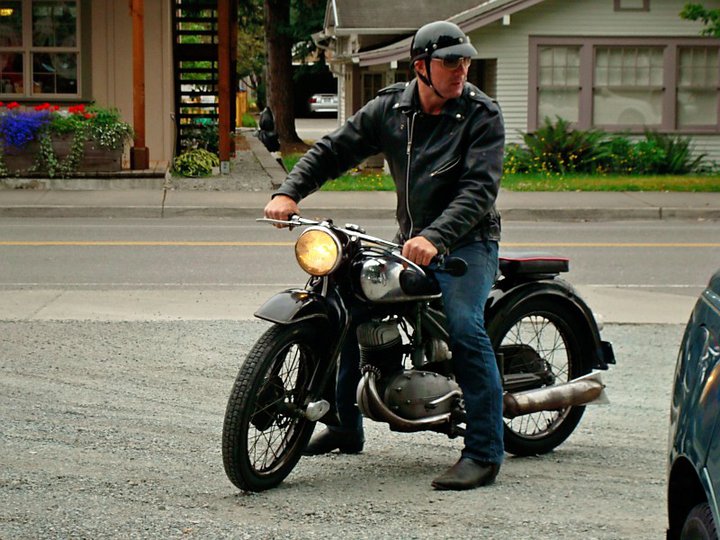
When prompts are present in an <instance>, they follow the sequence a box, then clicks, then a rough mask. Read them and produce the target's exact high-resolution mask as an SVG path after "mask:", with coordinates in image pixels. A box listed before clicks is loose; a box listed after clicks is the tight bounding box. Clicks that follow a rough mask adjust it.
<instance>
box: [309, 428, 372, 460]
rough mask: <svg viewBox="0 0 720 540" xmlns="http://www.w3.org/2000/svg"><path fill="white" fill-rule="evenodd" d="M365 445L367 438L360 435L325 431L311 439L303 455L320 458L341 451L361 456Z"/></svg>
mask: <svg viewBox="0 0 720 540" xmlns="http://www.w3.org/2000/svg"><path fill="white" fill-rule="evenodd" d="M364 444H365V438H364V437H363V436H362V435H361V434H359V433H353V432H349V433H346V432H342V431H334V430H330V429H324V430H322V431H321V432H320V433H318V434H317V435H314V436H313V438H312V439H310V442H309V443H308V445H307V446H306V447H305V450H303V455H305V456H319V455H321V454H328V453H330V452H332V451H333V450H339V451H340V453H341V454H359V453H360V452H362V449H363V445H364Z"/></svg>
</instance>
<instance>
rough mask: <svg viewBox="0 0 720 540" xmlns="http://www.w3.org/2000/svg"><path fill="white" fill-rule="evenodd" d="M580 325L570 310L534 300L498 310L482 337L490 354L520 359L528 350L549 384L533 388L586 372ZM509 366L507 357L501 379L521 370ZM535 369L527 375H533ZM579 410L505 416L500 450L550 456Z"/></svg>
mask: <svg viewBox="0 0 720 540" xmlns="http://www.w3.org/2000/svg"><path fill="white" fill-rule="evenodd" d="M581 324H584V323H583V322H581V321H578V320H577V314H576V313H575V312H574V311H573V310H571V308H569V307H567V306H565V305H563V304H561V303H559V302H558V301H557V300H555V299H552V298H550V299H549V298H543V297H538V298H531V299H529V300H527V301H524V302H520V303H519V304H515V305H510V306H507V307H506V308H503V309H501V310H500V311H499V312H498V313H496V314H495V315H494V316H493V318H492V320H491V321H490V322H489V324H488V334H489V336H490V339H491V341H492V343H493V347H494V349H495V352H496V353H497V352H503V348H505V350H506V351H510V350H511V349H510V347H513V350H516V351H517V350H521V351H523V354H524V355H525V356H528V352H530V354H531V355H532V356H533V358H534V359H535V363H536V364H537V362H539V361H542V363H543V365H544V370H545V371H546V372H549V373H550V375H551V377H552V379H553V382H552V384H547V385H538V386H537V387H541V386H555V385H557V384H562V383H566V382H568V381H570V380H572V379H575V378H577V377H580V376H581V375H585V374H587V373H589V372H590V369H588V368H587V367H586V365H587V364H585V363H584V362H583V345H582V342H581V338H580V336H581V335H582V327H581V326H580V325H581ZM511 363H512V355H510V354H509V355H508V357H506V358H505V362H504V371H505V373H503V376H505V374H506V373H509V372H513V373H515V374H517V373H519V372H523V371H524V370H523V366H522V365H518V364H517V363H515V364H514V365H511ZM537 367H538V366H537V365H534V366H532V367H530V368H528V370H527V372H531V373H532V372H537ZM584 412H585V407H584V406H576V407H567V408H565V409H561V410H557V411H541V412H538V413H531V414H526V415H522V416H517V417H515V418H511V419H508V418H506V419H505V433H504V436H505V450H506V451H507V452H509V453H511V454H514V455H517V456H529V455H538V454H545V453H547V452H550V451H551V450H553V449H554V448H556V447H557V446H559V445H560V444H562V443H563V442H564V441H565V440H566V439H567V438H568V437H569V436H570V434H571V433H572V432H573V430H574V429H575V427H576V426H577V425H578V422H580V418H582V415H583V413H584Z"/></svg>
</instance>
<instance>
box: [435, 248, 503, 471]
mask: <svg viewBox="0 0 720 540" xmlns="http://www.w3.org/2000/svg"><path fill="white" fill-rule="evenodd" d="M451 255H452V256H453V257H460V258H461V259H464V260H465V262H467V263H468V271H467V273H466V274H465V275H464V276H461V277H453V276H450V275H448V274H445V273H438V274H436V276H437V280H438V282H439V283H440V288H441V289H442V293H443V304H444V305H445V315H446V316H447V320H448V330H449V333H450V349H451V350H452V354H453V367H454V371H455V378H456V380H457V382H458V384H459V385H460V388H461V389H462V391H463V397H464V399H465V410H466V413H467V424H466V432H465V448H463V451H462V455H463V457H469V458H472V459H475V460H478V461H484V462H489V463H502V460H503V456H504V452H505V451H504V446H503V416H502V394H503V390H502V382H501V380H500V372H499V370H498V367H497V362H496V360H495V352H494V351H493V348H492V343H491V342H490V338H489V337H488V335H487V332H486V330H485V303H486V302H487V298H488V295H489V294H490V289H491V288H492V285H493V282H494V281H495V275H496V273H497V269H498V244H497V242H493V241H483V242H473V243H472V244H467V245H465V246H462V247H460V248H458V249H457V250H455V251H454V252H452V253H451Z"/></svg>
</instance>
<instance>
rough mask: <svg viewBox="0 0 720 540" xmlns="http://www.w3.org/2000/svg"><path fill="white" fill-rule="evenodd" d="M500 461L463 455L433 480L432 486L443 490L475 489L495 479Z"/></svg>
mask: <svg viewBox="0 0 720 540" xmlns="http://www.w3.org/2000/svg"><path fill="white" fill-rule="evenodd" d="M498 472H500V464H499V463H483V462H480V461H475V460H474V459H470V458H466V457H461V458H460V459H459V460H458V462H457V463H456V464H455V465H453V466H452V467H450V468H449V469H448V470H447V471H445V472H444V473H442V474H441V475H440V476H438V477H437V478H436V479H435V480H433V481H432V487H434V488H435V489H442V490H445V489H447V490H456V491H457V490H462V489H473V488H476V487H480V486H487V485H490V484H492V483H493V482H494V481H495V477H496V476H497V475H498Z"/></svg>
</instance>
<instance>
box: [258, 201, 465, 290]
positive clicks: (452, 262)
mask: <svg viewBox="0 0 720 540" xmlns="http://www.w3.org/2000/svg"><path fill="white" fill-rule="evenodd" d="M256 221H258V222H265V223H272V224H274V225H286V226H287V227H288V228H289V229H290V230H292V229H294V228H295V227H301V226H306V225H307V226H312V225H321V226H324V227H328V228H330V229H337V230H339V231H341V232H343V233H345V234H347V235H349V236H355V237H357V238H361V239H362V240H365V241H366V242H370V243H373V244H376V245H378V246H381V247H382V248H383V251H387V250H386V249H385V248H390V249H391V250H397V251H402V245H400V244H396V243H395V242H390V241H389V240H384V239H382V238H377V237H375V236H371V235H369V234H367V233H366V232H365V230H364V229H363V228H362V227H360V226H358V225H353V224H346V225H345V227H338V226H337V225H335V224H333V222H332V220H323V221H318V220H314V219H306V218H304V217H300V216H299V215H297V214H293V215H291V216H290V217H289V218H288V219H286V220H282V219H272V218H258V219H256ZM388 253H389V254H390V255H392V256H393V257H396V258H397V259H399V260H401V261H403V262H405V263H406V264H407V265H408V266H411V267H412V268H413V269H414V270H416V271H418V272H420V273H421V274H423V275H425V274H426V272H425V268H423V267H422V266H419V265H418V264H416V263H414V262H412V261H411V260H410V259H408V258H406V257H403V256H402V255H401V254H400V253H397V252H394V251H391V252H388ZM433 261H434V262H435V264H436V266H435V268H433V271H435V272H447V273H448V274H450V275H451V276H455V277H460V276H463V275H465V273H466V272H467V268H468V266H467V263H466V262H465V261H464V260H463V259H461V258H459V257H447V256H445V255H437V256H436V257H435V258H434V259H433Z"/></svg>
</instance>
